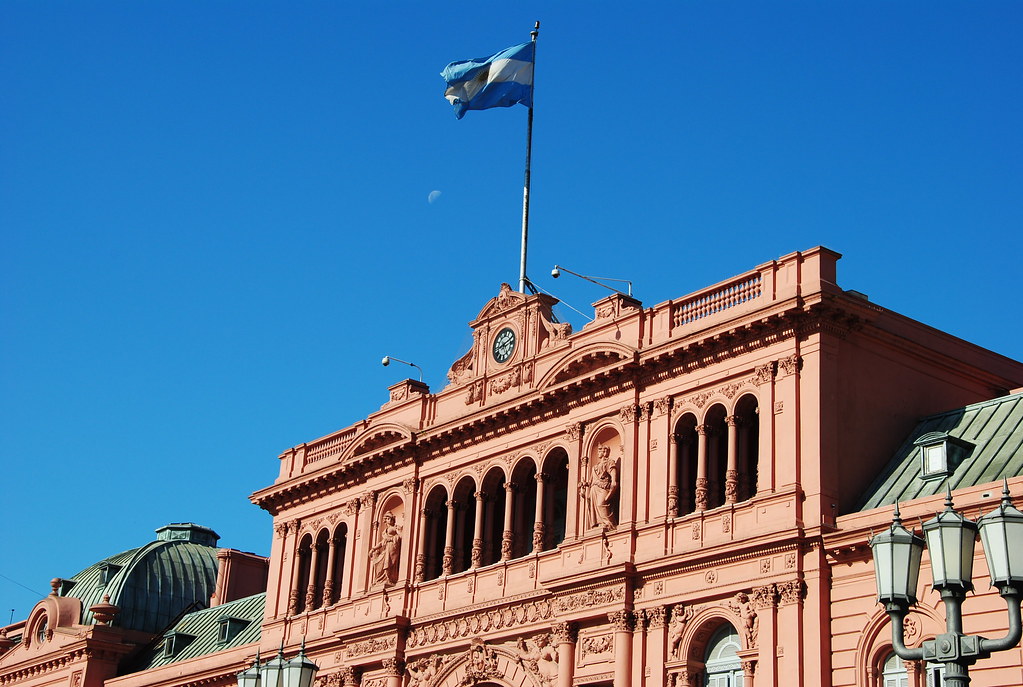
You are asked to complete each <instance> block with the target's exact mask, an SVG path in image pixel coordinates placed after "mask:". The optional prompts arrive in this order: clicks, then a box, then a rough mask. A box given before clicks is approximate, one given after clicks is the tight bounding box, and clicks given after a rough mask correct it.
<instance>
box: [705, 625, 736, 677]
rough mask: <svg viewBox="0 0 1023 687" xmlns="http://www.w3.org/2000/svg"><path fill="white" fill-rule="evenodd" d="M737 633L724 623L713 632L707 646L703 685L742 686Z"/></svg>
mask: <svg viewBox="0 0 1023 687" xmlns="http://www.w3.org/2000/svg"><path fill="white" fill-rule="evenodd" d="M741 648H742V645H741V644H740V643H739V633H738V632H736V631H735V628H734V627H732V626H731V625H728V624H726V625H725V626H724V627H722V628H721V629H720V630H718V631H717V632H715V633H714V636H713V637H712V638H711V640H710V644H709V646H708V648H707V661H706V671H707V672H706V675H705V679H704V681H703V684H704V686H705V687H743V673H742V661H740V660H739V654H738V651H739V650H740V649H741Z"/></svg>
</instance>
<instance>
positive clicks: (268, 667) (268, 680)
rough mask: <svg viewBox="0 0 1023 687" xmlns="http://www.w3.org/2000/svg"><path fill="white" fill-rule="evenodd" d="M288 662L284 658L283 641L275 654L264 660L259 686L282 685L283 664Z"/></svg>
mask: <svg viewBox="0 0 1023 687" xmlns="http://www.w3.org/2000/svg"><path fill="white" fill-rule="evenodd" d="M287 664H288V662H287V661H285V660H284V642H281V648H280V650H279V651H278V652H277V655H276V656H274V657H273V658H272V659H270V660H269V661H267V662H266V664H265V665H264V666H263V679H262V682H261V683H260V687H283V684H284V683H283V679H282V678H283V676H284V666H286V665H287Z"/></svg>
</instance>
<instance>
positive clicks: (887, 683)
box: [881, 654, 909, 687]
mask: <svg viewBox="0 0 1023 687" xmlns="http://www.w3.org/2000/svg"><path fill="white" fill-rule="evenodd" d="M881 687H909V675H908V674H907V673H906V664H905V663H903V662H902V659H901V658H899V657H898V656H896V655H895V654H889V655H888V658H887V659H885V662H884V665H883V666H882V667H881Z"/></svg>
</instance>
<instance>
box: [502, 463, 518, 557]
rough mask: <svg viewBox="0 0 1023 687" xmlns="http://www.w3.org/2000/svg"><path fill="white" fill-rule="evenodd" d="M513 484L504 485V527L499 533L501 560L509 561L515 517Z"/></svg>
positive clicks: (513, 536)
mask: <svg viewBox="0 0 1023 687" xmlns="http://www.w3.org/2000/svg"><path fill="white" fill-rule="evenodd" d="M515 491H516V490H515V483H514V482H505V483H504V526H503V528H502V531H501V560H502V561H510V560H511V557H512V542H513V541H514V538H515V532H514V530H513V529H512V519H513V518H514V517H515Z"/></svg>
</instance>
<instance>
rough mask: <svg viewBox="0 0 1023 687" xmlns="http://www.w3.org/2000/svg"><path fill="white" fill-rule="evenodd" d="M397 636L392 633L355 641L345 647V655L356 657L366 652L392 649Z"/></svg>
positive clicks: (376, 652)
mask: <svg viewBox="0 0 1023 687" xmlns="http://www.w3.org/2000/svg"><path fill="white" fill-rule="evenodd" d="M396 641H397V638H396V637H395V636H394V635H389V636H386V637H373V638H371V639H366V640H363V641H361V642H355V643H354V644H349V645H348V646H346V647H345V649H344V651H345V655H346V656H347V657H348V658H349V659H353V658H358V657H359V656H365V655H367V654H378V653H380V652H382V651H390V650H393V649H394V647H395V646H396Z"/></svg>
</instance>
